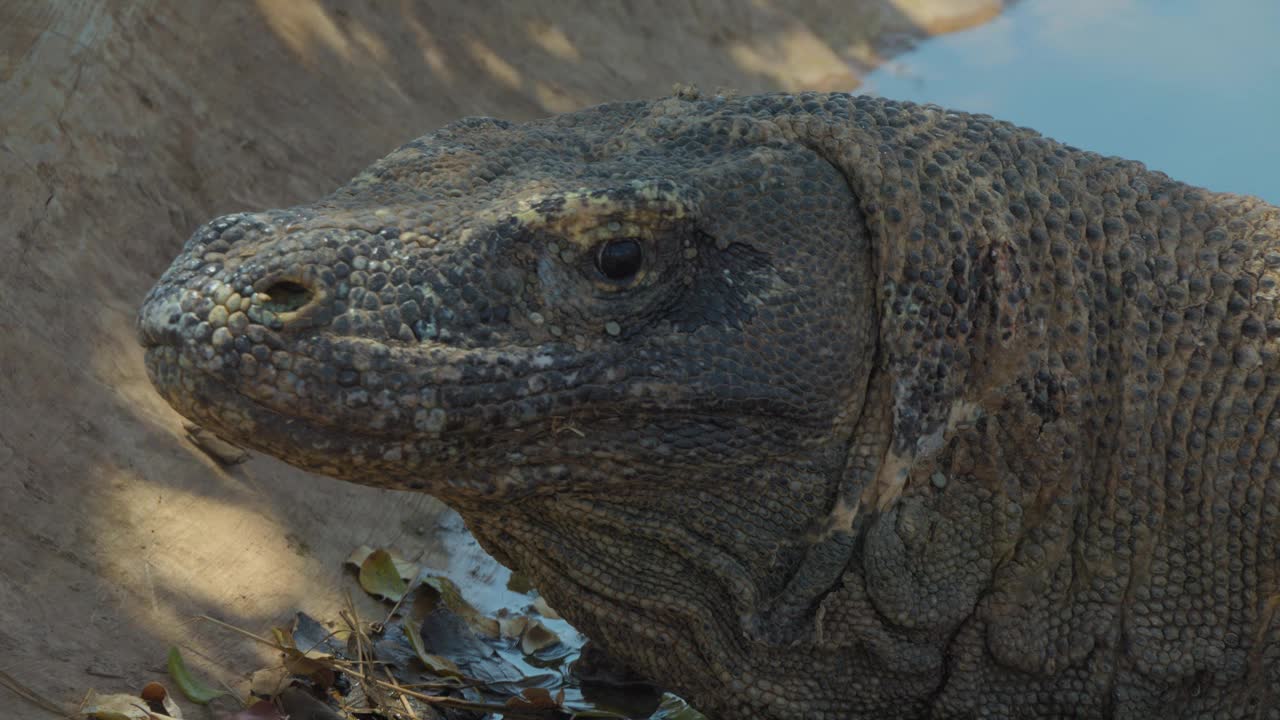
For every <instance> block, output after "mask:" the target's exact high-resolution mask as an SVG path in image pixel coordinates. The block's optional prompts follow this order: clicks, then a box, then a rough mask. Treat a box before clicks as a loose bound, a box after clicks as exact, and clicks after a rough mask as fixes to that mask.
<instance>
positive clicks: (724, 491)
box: [139, 94, 1280, 719]
mask: <svg viewBox="0 0 1280 720" xmlns="http://www.w3.org/2000/svg"><path fill="white" fill-rule="evenodd" d="M1278 282H1280V209H1277V208H1275V207H1272V206H1269V205H1267V204H1265V203H1263V202H1261V201H1259V200H1257V199H1253V198H1248V197H1240V196H1235V195H1224V194H1217V193H1212V192H1208V191H1205V190H1201V189H1197V188H1194V187H1190V186H1187V185H1184V184H1181V183H1178V182H1174V181H1173V180H1170V179H1169V178H1168V177H1167V176H1165V175H1163V174H1160V173H1157V172H1152V171H1149V170H1147V169H1146V168H1145V167H1144V166H1143V165H1141V164H1138V163H1135V162H1130V161H1126V160H1121V159H1116V158H1110V157H1102V156H1099V155H1096V154H1092V153H1088V152H1083V151H1081V150H1077V149H1075V148H1072V147H1068V146H1065V145H1062V144H1059V143H1057V142H1054V141H1052V140H1049V139H1046V138H1044V137H1041V136H1040V135H1038V134H1036V133H1035V132H1032V131H1030V130H1027V129H1023V128H1018V127H1015V126H1013V125H1010V124H1007V123H1004V122H999V121H996V120H993V119H991V118H990V117H986V116H979V115H968V114H964V113H958V112H951V111H948V110H944V109H941V108H937V107H932V106H918V105H912V104H908V103H897V102H891V101H887V100H882V99H877V98H869V97H855V96H849V95H844V94H833V95H822V94H774V95H761V96H752V97H740V98H723V97H714V98H712V97H702V98H698V97H689V96H686V97H672V98H667V99H663V100H658V101H652V102H626V103H618V104H611V105H604V106H600V107H596V108H592V109H588V110H583V111H581V112H575V113H569V114H565V115H559V116H555V117H551V118H547V119H545V120H540V121H537V122H532V123H528V124H523V125H520V124H511V123H507V122H503V121H500V120H492V119H483V118H480V119H477V118H471V119H465V120H461V121H458V122H456V123H454V124H452V125H449V126H447V127H445V128H443V129H441V130H439V131H437V132H435V133H433V134H430V135H427V136H425V137H423V138H420V139H418V140H415V141H413V142H411V143H409V144H407V145H405V146H403V147H401V148H399V149H398V150H396V151H394V152H393V153H391V154H390V155H388V156H387V157H386V158H384V159H382V160H380V161H379V162H377V163H376V164H375V165H373V166H372V167H370V168H369V169H368V170H366V171H364V172H362V173H361V174H360V175H358V176H357V177H356V178H355V179H354V180H352V181H351V182H350V183H349V184H347V185H346V186H344V187H342V188H340V189H338V190H337V191H336V192H334V193H333V194H332V195H330V196H328V197H326V198H324V199H322V200H319V201H317V202H315V203H313V204H309V205H303V206H299V207H294V208H289V209H284V210H271V211H267V212H257V213H245V214H235V215H228V216H225V217H222V218H219V219H216V220H213V221H211V222H210V223H209V224H207V225H205V226H203V227H201V228H200V229H199V230H198V231H197V232H196V233H195V235H194V236H193V237H192V238H191V239H190V240H189V241H187V244H186V246H185V247H184V248H183V251H182V254H181V255H180V256H179V258H178V259H177V261H176V262H175V263H174V264H173V266H172V267H171V268H170V269H169V270H168V272H166V273H165V275H164V276H163V277H162V278H161V279H160V281H159V284H158V285H157V286H156V287H155V289H154V290H152V291H151V294H150V295H149V296H148V297H147V300H146V304H145V306H144V307H143V309H142V311H141V315H140V319H139V330H140V336H141V338H142V341H143V343H144V344H145V345H146V346H147V352H146V358H147V367H148V369H149V371H150V374H151V377H152V378H153V380H154V382H155V384H156V386H157V388H159V391H160V392H161V393H162V394H163V395H164V397H165V398H166V399H167V400H168V401H169V402H170V403H172V404H173V405H174V407H176V408H177V409H178V410H179V411H180V412H181V413H182V414H183V415H186V416H188V417H190V418H191V419H193V420H195V421H197V422H199V423H202V424H204V425H205V426H207V427H209V428H210V429H211V430H213V431H214V432H216V433H218V434H220V435H222V436H224V437H226V438H227V439H229V440H233V441H235V442H240V443H245V444H247V445H249V446H252V447H254V448H257V449H259V450H262V451H263V452H266V453H270V454H272V455H275V456H278V457H280V458H283V459H285V460H287V461H289V462H290V463H293V464H295V465H298V466H300V467H303V468H307V469H310V470H314V471H316V472H320V473H324V474H327V475H332V476H335V477H339V478H343V479H346V480H350V481H354V482H359V483H364V484H369V485H377V486H381V487H387V488H407V489H413V490H421V491H424V492H428V493H431V494H433V495H435V496H437V497H439V498H440V499H442V500H444V501H445V502H447V503H448V504H449V505H451V506H452V507H454V508H456V509H457V510H458V512H459V513H461V515H462V517H463V518H465V520H466V522H467V525H468V526H469V527H470V529H471V531H472V532H473V533H474V534H475V536H476V538H477V539H479V541H480V542H481V543H482V545H483V546H484V547H485V548H486V549H488V550H489V551H490V552H492V553H493V554H494V556H495V557H497V558H498V559H499V560H500V561H501V562H503V563H505V564H507V565H509V566H511V567H513V568H517V569H519V570H520V571H521V572H523V573H526V574H527V575H528V576H529V577H530V578H532V580H533V581H534V582H535V584H536V585H537V586H538V587H539V588H540V589H541V590H542V591H543V593H544V594H545V595H546V597H547V599H548V600H549V601H550V603H551V604H552V605H553V606H555V607H556V608H557V609H558V610H560V611H561V612H562V613H563V614H564V615H565V616H566V617H567V618H568V619H569V620H571V621H572V622H573V623H574V624H575V625H576V626H577V627H578V628H580V629H581V630H582V631H583V632H585V634H586V635H587V636H589V637H590V638H592V639H593V640H595V641H597V642H599V643H600V644H601V645H602V646H604V647H605V648H606V649H607V650H608V652H609V653H610V654H612V655H613V656H615V657H616V658H617V659H619V660H621V661H623V662H625V663H626V664H628V665H629V666H631V667H633V668H635V669H637V670H639V671H641V672H643V673H644V674H646V675H648V676H650V677H651V678H652V679H654V680H655V681H657V682H659V683H661V684H662V685H664V686H666V687H669V688H672V689H673V690H676V691H678V692H680V693H682V694H684V695H685V696H686V697H688V698H689V699H690V700H691V701H692V702H693V703H694V704H695V705H697V706H698V707H700V708H702V709H704V710H705V711H706V712H708V713H709V714H710V715H711V716H712V717H716V718H806V719H812V718H914V717H948V718H950V717H1006V718H1032V717H1077V718H1085V717H1088V718H1102V717H1116V718H1152V717H1159V718H1162V719H1168V718H1190V717H1214V718H1280V620H1278V619H1277V618H1276V608H1277V606H1280V559H1278V558H1277V553H1280V458H1278V453H1280V405H1278V404H1277V398H1278V397H1280V355H1278V352H1280V285H1278Z"/></svg>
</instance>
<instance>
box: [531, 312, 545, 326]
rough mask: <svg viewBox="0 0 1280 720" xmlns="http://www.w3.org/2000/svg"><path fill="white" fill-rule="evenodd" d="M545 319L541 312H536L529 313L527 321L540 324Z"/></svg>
mask: <svg viewBox="0 0 1280 720" xmlns="http://www.w3.org/2000/svg"><path fill="white" fill-rule="evenodd" d="M546 321H547V320H546V318H544V317H542V313H538V312H531V313H529V322H531V323H533V324H534V325H541V324H542V323H544V322H546Z"/></svg>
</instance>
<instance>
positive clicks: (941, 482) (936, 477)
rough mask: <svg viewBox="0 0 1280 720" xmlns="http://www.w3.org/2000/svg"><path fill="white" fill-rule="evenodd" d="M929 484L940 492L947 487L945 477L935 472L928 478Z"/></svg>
mask: <svg viewBox="0 0 1280 720" xmlns="http://www.w3.org/2000/svg"><path fill="white" fill-rule="evenodd" d="M929 482H931V483H933V486H934V487H936V488H938V489H939V490H941V489H942V488H944V487H946V486H947V476H946V475H943V474H942V473H940V472H936V473H934V474H933V475H932V476H931V477H930V478H929Z"/></svg>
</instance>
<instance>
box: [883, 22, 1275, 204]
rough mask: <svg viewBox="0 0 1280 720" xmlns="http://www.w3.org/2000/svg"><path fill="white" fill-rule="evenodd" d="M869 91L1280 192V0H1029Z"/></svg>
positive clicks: (1204, 179) (909, 59)
mask: <svg viewBox="0 0 1280 720" xmlns="http://www.w3.org/2000/svg"><path fill="white" fill-rule="evenodd" d="M859 92H870V93H875V94H879V95H883V96H885V97H890V98H895V99H900V100H913V101H916V102H931V103H937V104H939V105H943V106H945V107H949V108H954V109H957V110H966V111H969V112H982V113H989V114H991V115H994V116H996V117H999V118H1001V119H1004V120H1010V121H1012V122H1015V123H1017V124H1019V125H1025V126H1028V127H1032V128H1035V129H1036V130H1039V131H1040V132H1042V133H1044V134H1045V135H1048V136H1049V137H1052V138H1055V139H1057V140H1061V141H1063V142H1066V143H1069V144H1071V145H1075V146H1077V147H1081V148H1084V149H1087V150H1094V151H1096V152H1101V153H1105V154H1108V155H1119V156H1122V157H1127V158H1131V159H1134V160H1141V161H1143V162H1145V163H1146V164H1147V165H1148V166H1149V167H1150V168H1152V169H1154V170H1161V171H1163V172H1166V173H1168V174H1169V175H1171V176H1173V177H1174V178H1176V179H1178V180H1183V181H1186V182H1190V183H1193V184H1196V185H1202V186H1204V187H1207V188H1210V189H1212V190H1223V191H1229V192H1240V193H1249V194H1253V195H1258V196H1260V197H1262V198H1264V199H1266V200H1268V201H1269V202H1272V203H1277V204H1280V0H1218V1H1216V2H1215V1H1212V0H1023V1H1022V2H1020V3H1018V4H1016V5H1014V6H1013V7H1012V8H1010V9H1009V10H1007V11H1006V12H1005V13H1004V14H1003V15H1001V16H1000V17H998V18H996V19H995V20H993V21H991V22H990V23H988V24H986V25H982V26H980V27H977V28H974V29H973V30H969V31H965V32H962V33H956V34H953V35H944V36H941V37H936V38H933V39H931V40H928V41H926V42H925V43H923V44H922V45H921V46H920V47H918V48H917V49H915V50H913V51H912V52H910V53H907V54H905V55H902V56H899V57H898V58H895V59H894V60H893V61H891V62H890V63H889V64H888V65H886V66H884V67H882V68H880V69H878V70H877V71H876V72H874V73H872V74H871V75H870V76H869V77H868V78H867V82H866V83H865V84H864V85H863V86H862V87H861V88H859Z"/></svg>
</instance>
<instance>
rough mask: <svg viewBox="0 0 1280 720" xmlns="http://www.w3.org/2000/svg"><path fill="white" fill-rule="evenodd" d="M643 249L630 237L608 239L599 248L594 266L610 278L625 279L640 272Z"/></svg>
mask: <svg viewBox="0 0 1280 720" xmlns="http://www.w3.org/2000/svg"><path fill="white" fill-rule="evenodd" d="M643 260H644V251H643V250H642V249H641V248H640V243H638V242H636V241H635V240H632V239H630V238H627V239H623V240H610V241H609V242H607V243H605V244H604V246H603V247H601V248H600V254H599V255H597V256H596V267H597V268H599V269H600V272H601V273H603V274H604V276H605V277H607V278H609V279H610V280H626V279H627V278H629V277H632V276H634V275H635V274H636V273H638V272H640V264H641V262H642V261H643Z"/></svg>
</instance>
